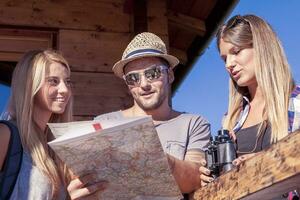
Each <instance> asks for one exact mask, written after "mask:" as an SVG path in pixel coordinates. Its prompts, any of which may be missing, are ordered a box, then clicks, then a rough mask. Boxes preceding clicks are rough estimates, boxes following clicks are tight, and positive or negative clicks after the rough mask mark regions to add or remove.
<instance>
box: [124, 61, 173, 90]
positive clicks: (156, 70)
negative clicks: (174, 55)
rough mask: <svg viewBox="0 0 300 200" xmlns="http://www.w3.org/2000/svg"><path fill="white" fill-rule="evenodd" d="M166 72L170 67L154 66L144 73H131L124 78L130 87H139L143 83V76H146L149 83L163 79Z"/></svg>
mask: <svg viewBox="0 0 300 200" xmlns="http://www.w3.org/2000/svg"><path fill="white" fill-rule="evenodd" d="M164 70H168V67H167V66H164V65H159V66H154V67H150V68H148V69H145V70H144V71H142V72H130V73H128V74H125V75H124V76H123V79H124V80H125V82H126V84H127V85H129V86H139V85H140V83H141V76H142V75H144V76H145V78H146V80H147V81H148V82H153V81H156V80H158V79H159V78H160V77H161V75H162V73H163V71H164Z"/></svg>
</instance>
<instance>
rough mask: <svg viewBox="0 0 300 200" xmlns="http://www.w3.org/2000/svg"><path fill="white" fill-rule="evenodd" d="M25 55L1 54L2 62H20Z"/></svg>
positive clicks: (14, 53) (15, 53)
mask: <svg viewBox="0 0 300 200" xmlns="http://www.w3.org/2000/svg"><path fill="white" fill-rule="evenodd" d="M23 54H24V53H17V52H0V60H1V61H16V62H18V61H19V59H20V58H21V57H22V56H23Z"/></svg>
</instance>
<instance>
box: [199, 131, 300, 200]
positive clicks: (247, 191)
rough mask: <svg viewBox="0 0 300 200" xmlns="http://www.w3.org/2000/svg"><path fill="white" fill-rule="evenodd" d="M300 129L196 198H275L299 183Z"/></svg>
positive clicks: (201, 192)
mask: <svg viewBox="0 0 300 200" xmlns="http://www.w3.org/2000/svg"><path fill="white" fill-rule="evenodd" d="M299 147H300V131H297V132H295V133H292V134H290V135H288V136H287V137H285V138H283V139H282V140H281V141H279V142H278V143H277V144H274V145H272V146H271V147H270V148H268V149H266V150H264V151H262V152H260V153H259V154H258V155H257V156H255V157H253V158H251V159H249V160H247V161H246V162H245V163H244V164H243V165H242V166H240V168H238V169H234V170H232V171H230V172H228V173H226V174H224V175H223V176H221V177H219V178H218V179H217V180H215V181H214V182H212V183H210V184H208V185H207V186H206V187H203V188H200V189H199V190H197V191H196V192H195V195H194V198H195V199H199V200H200V199H207V200H210V199H224V200H226V199H228V200H229V199H230V200H231V199H247V200H255V199H263V200H268V199H270V200H271V199H276V198H278V197H281V196H282V195H283V194H285V193H287V192H289V191H292V190H295V189H299V186H300V159H299V155H300V148H299Z"/></svg>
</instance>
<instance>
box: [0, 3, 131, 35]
mask: <svg viewBox="0 0 300 200" xmlns="http://www.w3.org/2000/svg"><path fill="white" fill-rule="evenodd" d="M123 4H124V0H100V1H99V0H88V1H82V0H64V1H57V0H40V1H36V0H27V1H20V0H2V1H0V24H2V25H18V26H35V27H36V26H38V27H54V28H64V29H83V30H97V31H110V32H130V16H129V15H128V14H126V13H124V12H123Z"/></svg>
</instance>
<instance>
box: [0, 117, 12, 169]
mask: <svg viewBox="0 0 300 200" xmlns="http://www.w3.org/2000/svg"><path fill="white" fill-rule="evenodd" d="M10 134H11V133H10V130H9V128H8V126H6V125H5V124H2V123H0V147H1V148H0V171H1V169H2V165H3V163H4V161H5V157H6V154H7V150H8V146H9V139H10Z"/></svg>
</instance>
